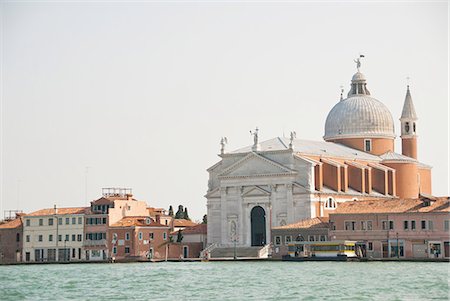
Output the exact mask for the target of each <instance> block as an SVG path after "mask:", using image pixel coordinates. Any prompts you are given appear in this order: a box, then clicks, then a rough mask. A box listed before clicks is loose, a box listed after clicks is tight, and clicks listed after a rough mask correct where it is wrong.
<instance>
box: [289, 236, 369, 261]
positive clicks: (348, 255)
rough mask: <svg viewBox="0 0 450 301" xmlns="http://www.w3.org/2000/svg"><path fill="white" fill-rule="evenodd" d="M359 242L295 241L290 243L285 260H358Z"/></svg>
mask: <svg viewBox="0 0 450 301" xmlns="http://www.w3.org/2000/svg"><path fill="white" fill-rule="evenodd" d="M356 245H357V242H356V241H350V240H343V241H320V242H319V241H315V242H307V241H294V242H291V243H290V244H288V255H285V256H283V257H282V260H283V261H350V260H358V259H359V258H360V257H359V256H358V254H357V246H356Z"/></svg>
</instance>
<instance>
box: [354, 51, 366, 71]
mask: <svg viewBox="0 0 450 301" xmlns="http://www.w3.org/2000/svg"><path fill="white" fill-rule="evenodd" d="M363 57H364V55H363V54H360V55H359V57H358V58H357V59H355V60H353V61H354V62H355V63H356V69H358V72H359V68H361V58H363Z"/></svg>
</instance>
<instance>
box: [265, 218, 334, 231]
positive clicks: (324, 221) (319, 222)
mask: <svg viewBox="0 0 450 301" xmlns="http://www.w3.org/2000/svg"><path fill="white" fill-rule="evenodd" d="M328 227H329V224H328V217H315V218H310V219H304V220H301V221H298V222H296V223H293V224H289V225H285V226H280V227H274V228H272V229H277V230H283V229H304V228H328Z"/></svg>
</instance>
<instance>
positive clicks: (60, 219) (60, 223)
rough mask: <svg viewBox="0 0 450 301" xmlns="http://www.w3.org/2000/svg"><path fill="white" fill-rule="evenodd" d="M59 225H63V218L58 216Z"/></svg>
mask: <svg viewBox="0 0 450 301" xmlns="http://www.w3.org/2000/svg"><path fill="white" fill-rule="evenodd" d="M58 225H62V218H61V217H60V218H58Z"/></svg>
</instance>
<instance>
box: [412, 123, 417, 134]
mask: <svg viewBox="0 0 450 301" xmlns="http://www.w3.org/2000/svg"><path fill="white" fill-rule="evenodd" d="M415 132H416V123H415V122H413V133H415Z"/></svg>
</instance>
